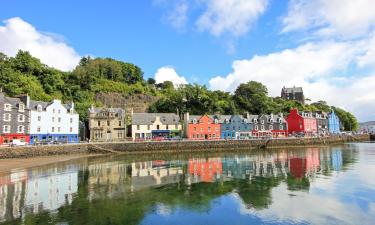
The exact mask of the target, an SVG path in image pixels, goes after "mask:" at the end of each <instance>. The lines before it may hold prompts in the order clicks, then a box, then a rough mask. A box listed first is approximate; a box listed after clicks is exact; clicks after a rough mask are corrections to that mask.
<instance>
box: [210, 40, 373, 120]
mask: <svg viewBox="0 0 375 225" xmlns="http://www.w3.org/2000/svg"><path fill="white" fill-rule="evenodd" d="M365 43H366V42H363V41H350V42H318V43H306V44H303V45H301V46H299V47H297V48H295V49H286V50H283V51H281V52H275V53H271V54H268V55H264V56H254V57H253V58H252V59H249V60H238V61H234V62H233V71H232V72H231V73H230V74H228V75H227V76H224V77H223V76H217V77H214V78H212V79H211V80H210V81H209V83H210V88H211V89H219V90H224V91H232V92H233V91H234V90H235V88H236V87H237V86H238V85H239V84H240V83H244V82H247V81H250V80H255V81H259V82H261V83H263V84H265V85H266V86H267V87H268V89H269V92H270V94H271V95H272V96H279V95H280V91H281V88H282V87H283V86H293V85H297V86H303V87H304V91H305V95H306V96H307V97H309V98H311V99H312V100H313V101H317V100H326V101H328V103H329V104H332V105H336V106H340V107H343V108H345V109H347V110H350V111H352V112H353V113H355V114H356V115H357V116H358V117H359V119H360V120H367V119H371V118H373V117H374V116H375V106H374V104H372V103H371V102H374V101H375V95H374V94H373V93H374V92H373V90H375V72H374V73H373V75H367V76H359V75H360V74H349V75H350V76H349V75H348V74H345V71H347V70H348V69H349V67H351V66H353V64H354V66H355V65H358V64H360V63H361V60H362V59H363V57H364V55H366V54H367V53H368V51H369V46H368V45H367V44H365ZM362 61H363V60H362ZM335 74H343V75H342V76H339V75H335ZM365 108H366V110H364V109H365Z"/></svg>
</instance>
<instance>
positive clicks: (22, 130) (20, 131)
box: [17, 125, 25, 133]
mask: <svg viewBox="0 0 375 225" xmlns="http://www.w3.org/2000/svg"><path fill="white" fill-rule="evenodd" d="M24 131H25V127H24V126H22V125H21V126H18V127H17V133H23V132H24Z"/></svg>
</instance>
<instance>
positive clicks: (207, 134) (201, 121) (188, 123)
mask: <svg viewBox="0 0 375 225" xmlns="http://www.w3.org/2000/svg"><path fill="white" fill-rule="evenodd" d="M184 117H185V118H184V120H185V121H184V122H185V127H184V129H185V136H186V137H187V138H188V139H195V140H204V139H220V134H221V129H220V127H221V126H220V124H219V121H218V120H217V119H214V118H212V117H210V116H208V115H204V116H193V115H192V116H190V115H189V113H186V114H185V115H184Z"/></svg>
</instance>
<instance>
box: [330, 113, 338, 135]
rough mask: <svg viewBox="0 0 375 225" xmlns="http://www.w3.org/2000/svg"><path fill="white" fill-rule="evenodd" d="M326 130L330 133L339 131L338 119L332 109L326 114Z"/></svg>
mask: <svg viewBox="0 0 375 225" xmlns="http://www.w3.org/2000/svg"><path fill="white" fill-rule="evenodd" d="M327 120H328V130H329V132H330V133H331V134H339V133H340V119H339V117H338V116H337V115H336V113H335V111H332V112H330V113H329V114H328V119H327Z"/></svg>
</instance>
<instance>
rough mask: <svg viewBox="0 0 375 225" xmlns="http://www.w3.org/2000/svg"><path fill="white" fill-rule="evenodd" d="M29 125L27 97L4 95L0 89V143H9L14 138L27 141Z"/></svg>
mask: <svg viewBox="0 0 375 225" xmlns="http://www.w3.org/2000/svg"><path fill="white" fill-rule="evenodd" d="M29 126H30V109H29V97H28V96H27V95H24V96H19V97H16V98H11V97H6V96H5V94H4V93H3V92H1V91H0V144H9V143H11V142H12V141H13V140H15V139H18V140H22V141H24V142H29V139H30V136H29V128H30V127H29Z"/></svg>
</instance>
